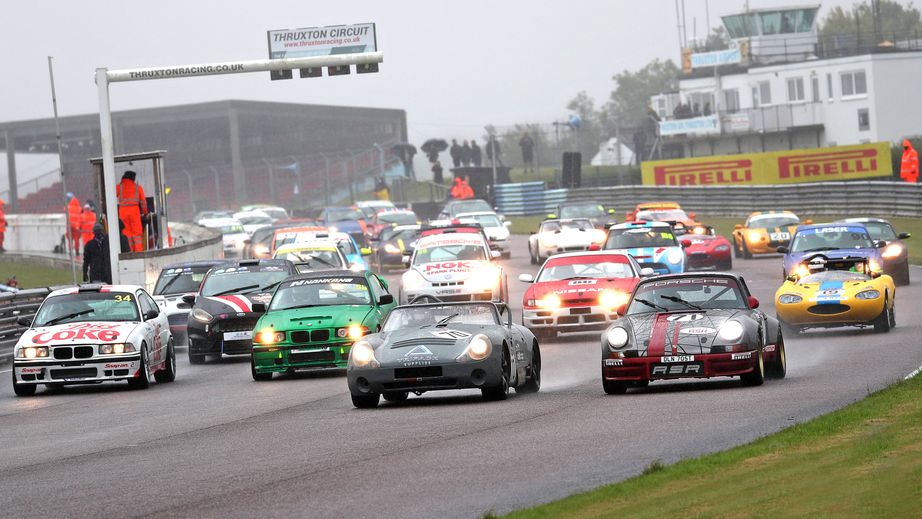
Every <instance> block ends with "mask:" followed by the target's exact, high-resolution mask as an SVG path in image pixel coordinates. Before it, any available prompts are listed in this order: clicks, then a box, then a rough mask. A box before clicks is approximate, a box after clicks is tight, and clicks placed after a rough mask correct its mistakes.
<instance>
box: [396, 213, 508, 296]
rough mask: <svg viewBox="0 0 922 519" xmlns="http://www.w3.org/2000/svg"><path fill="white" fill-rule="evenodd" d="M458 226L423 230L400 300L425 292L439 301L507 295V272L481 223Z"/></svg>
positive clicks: (401, 289) (402, 283)
mask: <svg viewBox="0 0 922 519" xmlns="http://www.w3.org/2000/svg"><path fill="white" fill-rule="evenodd" d="M462 227H463V226H458V227H456V228H447V229H439V230H436V231H435V232H437V234H429V235H427V234H426V232H427V231H423V234H422V236H421V237H420V239H419V241H417V242H416V248H415V249H414V251H413V256H412V257H411V258H410V261H409V270H407V271H406V272H404V273H403V276H402V278H401V285H402V286H401V288H400V292H399V300H400V303H401V304H406V303H409V302H412V301H414V300H416V299H418V298H420V297H422V296H429V297H434V298H437V299H438V300H439V301H444V302H456V301H496V302H503V301H506V300H507V299H508V294H509V283H508V280H507V279H506V272H505V271H504V270H503V268H502V267H500V266H499V264H497V263H496V262H495V261H493V260H495V259H497V258H499V257H500V252H499V251H491V250H490V246H489V244H488V243H487V241H486V238H485V236H484V235H483V232H482V230H481V229H480V227H467V228H462Z"/></svg>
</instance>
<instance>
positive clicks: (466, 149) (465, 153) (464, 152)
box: [461, 140, 473, 167]
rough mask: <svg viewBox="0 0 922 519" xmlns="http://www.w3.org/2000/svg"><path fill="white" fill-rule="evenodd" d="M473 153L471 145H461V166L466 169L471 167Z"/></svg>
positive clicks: (465, 143)
mask: <svg viewBox="0 0 922 519" xmlns="http://www.w3.org/2000/svg"><path fill="white" fill-rule="evenodd" d="M472 153H473V151H472V150H471V145H470V144H468V143H467V141H466V140H465V141H464V144H462V145H461V165H462V166H464V167H468V166H470V165H471V158H472V157H471V155H472Z"/></svg>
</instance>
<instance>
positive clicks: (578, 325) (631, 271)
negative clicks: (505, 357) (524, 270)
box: [519, 251, 653, 339]
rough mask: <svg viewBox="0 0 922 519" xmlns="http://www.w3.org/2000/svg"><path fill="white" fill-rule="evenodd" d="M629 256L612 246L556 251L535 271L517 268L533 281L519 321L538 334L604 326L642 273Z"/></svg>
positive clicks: (648, 272) (645, 271) (646, 272)
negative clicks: (592, 249)
mask: <svg viewBox="0 0 922 519" xmlns="http://www.w3.org/2000/svg"><path fill="white" fill-rule="evenodd" d="M651 275H653V271H652V270H650V269H641V268H640V265H639V264H638V263H637V260H635V259H634V258H633V257H631V256H630V255H628V254H624V253H620V252H612V251H598V252H569V253H566V254H558V255H557V256H554V257H552V258H550V259H549V260H547V261H546V262H545V263H544V265H542V266H541V270H539V271H538V275H537V276H532V275H531V274H520V275H519V281H523V282H525V283H532V285H531V286H529V287H528V289H527V290H525V295H524V297H523V298H522V307H523V309H522V324H524V325H525V327H527V328H528V329H529V330H531V332H532V333H533V334H535V336H536V337H538V338H539V339H545V338H548V339H549V338H553V337H556V336H557V333H558V332H584V331H587V330H597V329H601V328H605V327H607V326H608V325H609V324H610V323H611V321H613V320H614V319H616V318H617V317H618V314H617V312H616V310H617V308H619V307H620V306H621V305H623V304H625V303H627V301H628V297H629V296H630V294H631V292H633V290H634V286H636V285H637V282H638V281H640V277H641V276H651Z"/></svg>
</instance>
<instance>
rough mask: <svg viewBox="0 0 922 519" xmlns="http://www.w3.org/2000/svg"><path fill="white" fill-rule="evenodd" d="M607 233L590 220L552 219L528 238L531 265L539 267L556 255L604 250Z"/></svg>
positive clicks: (542, 224) (543, 223)
mask: <svg viewBox="0 0 922 519" xmlns="http://www.w3.org/2000/svg"><path fill="white" fill-rule="evenodd" d="M605 236H606V234H605V231H603V230H601V229H596V228H595V226H593V225H592V220H590V219H589V218H565V219H551V220H545V221H543V222H541V226H540V227H539V228H538V232H536V233H532V234H531V236H529V237H528V255H529V256H530V257H531V264H532V265H538V264H542V263H544V260H546V259H548V258H550V257H551V256H553V255H554V254H560V253H561V252H577V251H584V250H589V249H590V248H591V247H592V246H593V245H596V246H598V248H600V249H601V248H602V245H604V244H605Z"/></svg>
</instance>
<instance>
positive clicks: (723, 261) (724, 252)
mask: <svg viewBox="0 0 922 519" xmlns="http://www.w3.org/2000/svg"><path fill="white" fill-rule="evenodd" d="M681 229H682V228H681V227H679V228H677V229H676V234H677V235H678V234H679V233H680V232H681ZM678 238H679V241H680V242H681V243H682V247H684V249H685V258H686V262H685V270H686V271H688V270H723V271H729V270H731V269H733V254H732V251H733V248H732V245H730V241H729V240H727V239H726V238H724V237H723V236H719V235H718V234H717V231H715V230H714V228H713V227H711V226H705V225H699V226H696V227H692V228H689V229H688V231H687V232H686V233H685V234H683V235H680V236H679V237H678Z"/></svg>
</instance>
